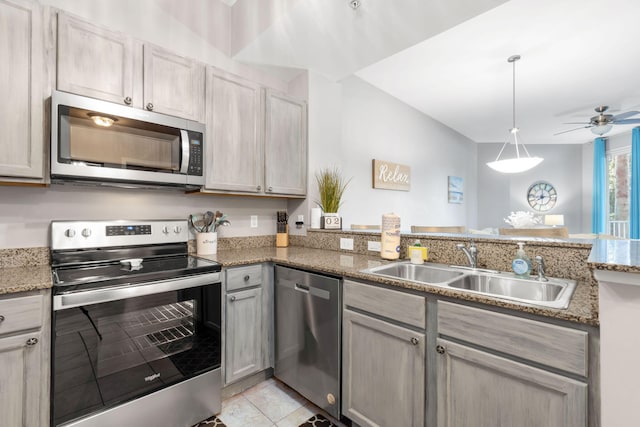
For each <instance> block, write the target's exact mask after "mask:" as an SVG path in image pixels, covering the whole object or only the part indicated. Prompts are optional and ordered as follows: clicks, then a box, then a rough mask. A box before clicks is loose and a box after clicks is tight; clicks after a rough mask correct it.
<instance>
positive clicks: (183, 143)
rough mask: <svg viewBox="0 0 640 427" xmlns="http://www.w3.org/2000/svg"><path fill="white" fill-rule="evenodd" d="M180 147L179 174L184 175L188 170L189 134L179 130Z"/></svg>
mask: <svg viewBox="0 0 640 427" xmlns="http://www.w3.org/2000/svg"><path fill="white" fill-rule="evenodd" d="M180 147H181V148H182V162H181V163H180V173H181V174H183V175H186V174H187V171H188V170H189V132H187V131H186V130H184V129H180Z"/></svg>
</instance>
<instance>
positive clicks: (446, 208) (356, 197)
mask: <svg viewBox="0 0 640 427" xmlns="http://www.w3.org/2000/svg"><path fill="white" fill-rule="evenodd" d="M309 102H310V108H309V141H310V152H309V188H310V191H309V194H310V200H311V202H310V203H309V204H308V208H311V207H314V206H315V203H313V202H314V201H316V200H317V199H318V191H317V185H316V181H315V173H316V172H317V171H318V170H319V169H321V168H325V167H333V166H337V167H338V168H340V169H341V170H342V172H343V174H344V176H345V177H346V178H352V180H351V183H350V184H349V186H348V188H347V190H346V191H345V194H344V198H343V200H344V203H343V206H342V208H341V209H340V214H341V215H342V217H343V224H344V226H345V227H349V225H350V224H352V223H355V224H379V223H380V222H381V217H382V214H384V213H388V212H395V213H396V214H398V215H399V216H400V217H401V221H402V228H403V229H406V230H408V229H409V227H410V226H411V225H417V224H423V225H466V226H475V223H476V183H475V181H476V179H475V178H476V144H475V143H473V142H472V141H471V140H469V139H468V138H466V137H464V136H462V135H460V134H458V133H456V132H455V131H453V130H452V129H450V128H448V127H446V126H444V125H443V124H441V123H439V122H437V121H435V120H433V119H432V118H430V117H428V116H426V115H424V114H423V113H421V112H419V111H417V110H415V109H413V108H411V107H409V106H407V105H406V104H404V103H402V102H400V101H398V100H397V99H395V98H393V97H391V96H389V95H387V94H386V93H384V92H382V91H380V90H379V89H376V88H374V87H373V86H371V85H369V84H368V83H366V82H364V81H363V80H361V79H359V78H357V77H354V76H352V77H349V78H346V79H344V80H342V81H341V82H339V83H333V82H330V81H329V80H327V79H325V78H323V77H322V76H320V75H318V74H314V73H310V77H309ZM372 159H380V160H387V161H390V162H394V163H400V164H404V165H408V166H410V167H411V181H412V183H411V190H410V191H408V192H405V191H390V190H379V189H373V188H372V183H371V181H372V170H371V167H372V166H371V161H372ZM449 175H454V176H459V177H462V178H464V185H465V188H464V191H465V201H464V203H463V204H449V203H448V202H447V177H448V176H449ZM307 215H308V212H307Z"/></svg>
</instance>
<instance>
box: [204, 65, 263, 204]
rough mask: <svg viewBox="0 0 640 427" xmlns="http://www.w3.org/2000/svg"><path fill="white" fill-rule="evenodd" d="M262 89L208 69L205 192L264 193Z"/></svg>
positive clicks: (235, 77) (245, 81) (251, 83)
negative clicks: (206, 190)
mask: <svg viewBox="0 0 640 427" xmlns="http://www.w3.org/2000/svg"><path fill="white" fill-rule="evenodd" d="M261 90H262V89H261V87H260V85H258V84H257V83H253V82H250V81H248V80H244V79H242V78H240V77H237V76H234V75H231V74H228V73H226V72H224V71H221V70H218V69H216V68H213V67H207V91H206V93H207V95H206V105H207V118H206V122H205V123H206V126H207V145H206V159H207V160H206V165H207V166H206V181H205V188H207V189H210V190H224V191H233V192H247V193H261V192H262V191H263V182H262V181H263V161H262V159H263V155H262V132H261V130H262V123H263V121H262V105H261Z"/></svg>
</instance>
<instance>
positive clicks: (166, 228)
mask: <svg viewBox="0 0 640 427" xmlns="http://www.w3.org/2000/svg"><path fill="white" fill-rule="evenodd" d="M162 232H163V233H164V234H169V227H167V226H166V225H165V226H164V227H162Z"/></svg>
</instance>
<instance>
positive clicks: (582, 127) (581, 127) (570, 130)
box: [553, 125, 593, 136]
mask: <svg viewBox="0 0 640 427" xmlns="http://www.w3.org/2000/svg"><path fill="white" fill-rule="evenodd" d="M591 127H593V126H592V125H589V126H580V127H579V128H575V129H569V130H563V131H562V132H558V133H554V134H553V136H556V135H562V134H563V133H567V132H573V131H574V130H579V129H588V128H591Z"/></svg>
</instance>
